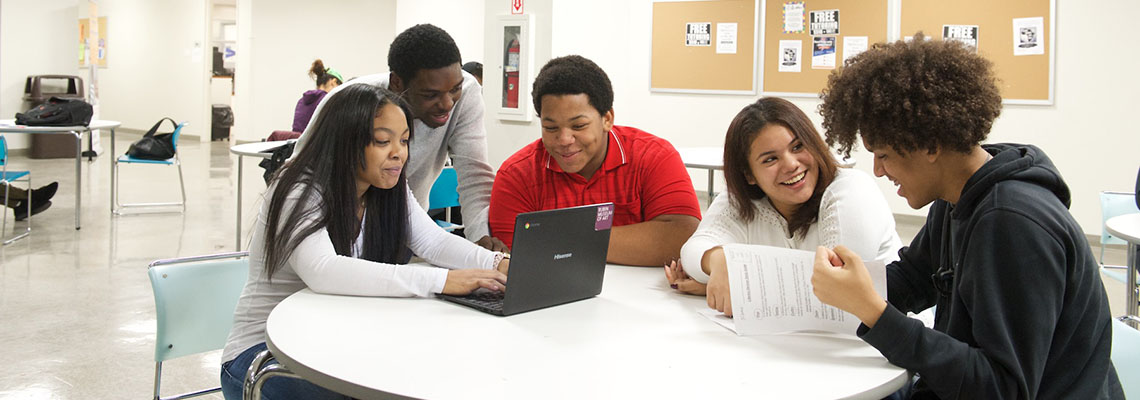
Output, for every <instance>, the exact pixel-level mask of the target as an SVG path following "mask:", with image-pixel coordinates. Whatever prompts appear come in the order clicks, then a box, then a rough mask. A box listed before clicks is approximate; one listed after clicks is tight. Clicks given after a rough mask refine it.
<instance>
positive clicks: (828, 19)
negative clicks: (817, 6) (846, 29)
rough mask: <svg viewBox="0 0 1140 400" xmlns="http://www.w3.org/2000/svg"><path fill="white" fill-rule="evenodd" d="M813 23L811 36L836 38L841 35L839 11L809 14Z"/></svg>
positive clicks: (809, 27)
mask: <svg viewBox="0 0 1140 400" xmlns="http://www.w3.org/2000/svg"><path fill="white" fill-rule="evenodd" d="M808 14H809V15H810V16H811V22H810V25H809V26H808V33H809V34H810V36H834V35H838V34H839V10H819V11H812V12H810V13H808Z"/></svg>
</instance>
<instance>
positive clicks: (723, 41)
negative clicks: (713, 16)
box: [716, 22, 736, 54]
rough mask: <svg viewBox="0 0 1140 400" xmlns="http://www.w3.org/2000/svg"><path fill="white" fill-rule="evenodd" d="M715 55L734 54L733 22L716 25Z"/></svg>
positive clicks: (734, 32) (734, 34) (734, 31)
mask: <svg viewBox="0 0 1140 400" xmlns="http://www.w3.org/2000/svg"><path fill="white" fill-rule="evenodd" d="M716 53H717V54H736V23H735V22H720V23H717V24H716Z"/></svg>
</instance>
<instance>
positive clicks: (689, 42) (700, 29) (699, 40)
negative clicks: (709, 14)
mask: <svg viewBox="0 0 1140 400" xmlns="http://www.w3.org/2000/svg"><path fill="white" fill-rule="evenodd" d="M710 30H712V22H689V23H687V24H685V46H711V45H712V32H710Z"/></svg>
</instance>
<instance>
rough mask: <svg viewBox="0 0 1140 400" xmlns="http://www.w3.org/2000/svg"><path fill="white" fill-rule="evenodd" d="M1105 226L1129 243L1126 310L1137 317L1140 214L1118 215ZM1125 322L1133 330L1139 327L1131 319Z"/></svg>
mask: <svg viewBox="0 0 1140 400" xmlns="http://www.w3.org/2000/svg"><path fill="white" fill-rule="evenodd" d="M1104 225H1105V228H1106V229H1108V233H1111V234H1112V236H1116V237H1118V238H1121V239H1124V240H1125V241H1127V242H1128V279H1127V280H1126V282H1127V286H1125V290H1127V291H1128V299H1127V301H1128V302H1127V303H1125V305H1124V306H1125V308H1124V309H1125V312H1126V313H1127V314H1128V315H1129V316H1136V315H1137V311H1138V310H1137V309H1138V308H1140V307H1138V306H1137V301H1140V299H1138V298H1137V293H1136V268H1137V266H1136V263H1137V261H1140V260H1137V259H1136V248H1137V247H1136V246H1137V245H1138V244H1140V214H1125V215H1118V216H1115V217H1112V218H1109V219H1108V221H1105V222H1104ZM1125 322H1127V323H1128V324H1129V325H1131V326H1132V327H1133V328H1136V327H1137V324H1136V321H1135V320H1133V319H1131V318H1129V319H1126V320H1125Z"/></svg>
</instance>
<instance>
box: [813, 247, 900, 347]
mask: <svg viewBox="0 0 1140 400" xmlns="http://www.w3.org/2000/svg"><path fill="white" fill-rule="evenodd" d="M811 286H812V293H814V294H815V296H816V297H817V298H819V300H820V301H822V302H823V303H825V304H828V305H831V306H834V307H838V308H839V309H841V310H843V311H846V312H849V313H851V314H853V315H855V317H857V318H859V320H860V321H862V322H863V324H864V325H867V326H868V327H872V326H875V322H877V321H878V320H879V317H880V316H882V315H883V310H885V309H886V308H887V302H886V300H883V296H881V295H879V293H878V292H876V291H875V288H874V286H873V283H872V282H871V275H870V273H869V272H867V267H866V266H865V265H863V260H862V259H860V258H859V255H858V254H855V252H853V251H851V250H850V249H848V248H846V247H843V246H836V247H835V250H834V251H832V250H831V249H828V248H826V247H822V246H820V247H819V248H818V249H816V251H815V266H814V268H813V272H812V275H811Z"/></svg>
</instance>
